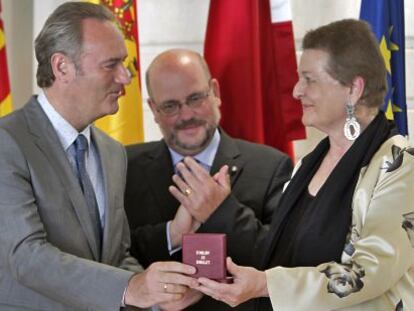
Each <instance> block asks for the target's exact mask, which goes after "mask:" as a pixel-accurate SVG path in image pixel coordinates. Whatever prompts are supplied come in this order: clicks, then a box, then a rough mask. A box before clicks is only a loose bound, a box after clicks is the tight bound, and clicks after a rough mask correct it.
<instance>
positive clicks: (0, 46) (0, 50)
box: [0, 2, 13, 117]
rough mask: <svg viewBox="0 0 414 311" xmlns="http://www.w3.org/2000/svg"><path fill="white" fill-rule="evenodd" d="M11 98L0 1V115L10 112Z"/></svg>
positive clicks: (11, 107)
mask: <svg viewBox="0 0 414 311" xmlns="http://www.w3.org/2000/svg"><path fill="white" fill-rule="evenodd" d="M12 110H13V106H12V99H11V94H10V83H9V75H8V72H7V57H6V40H5V35H4V28H3V21H2V19H1V2H0V117H2V116H5V115H6V114H8V113H10V112H12Z"/></svg>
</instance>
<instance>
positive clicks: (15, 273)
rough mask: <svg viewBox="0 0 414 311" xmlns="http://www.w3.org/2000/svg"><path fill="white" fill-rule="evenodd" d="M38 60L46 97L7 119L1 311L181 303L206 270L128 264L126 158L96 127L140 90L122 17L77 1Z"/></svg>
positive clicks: (0, 129) (56, 16)
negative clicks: (126, 94) (132, 85)
mask: <svg viewBox="0 0 414 311" xmlns="http://www.w3.org/2000/svg"><path fill="white" fill-rule="evenodd" d="M35 49H36V57H37V60H38V63H39V65H38V71H37V82H38V85H39V86H40V87H41V88H42V91H41V93H40V94H39V95H38V96H33V97H32V98H31V99H30V101H29V102H28V103H27V104H26V106H25V107H24V108H23V109H21V110H18V111H16V112H14V113H12V114H11V115H9V116H7V117H5V118H2V119H1V120H0V215H1V216H0V310H2V311H8V310H13V311H17V310H22V311H23V310H26V311H27V310H45V311H48V310H53V311H56V310H59V311H62V310H63V311H65V310H68V311H69V310H96V311H105V310H107V311H113V310H119V309H120V307H121V306H123V305H134V306H137V307H149V306H152V305H154V304H159V303H161V304H164V305H163V306H168V305H165V303H168V302H171V301H174V303H177V302H176V300H177V299H180V298H182V294H183V293H184V292H185V290H186V288H187V286H194V284H195V283H196V282H195V281H194V279H193V278H191V277H189V276H186V275H185V273H186V274H191V273H194V270H195V269H194V268H193V267H190V266H186V265H183V264H181V263H177V262H163V263H154V264H153V265H151V267H149V268H148V269H147V270H146V271H143V272H142V269H141V267H140V266H139V265H138V263H137V261H136V260H135V259H133V258H132V257H131V256H130V255H129V244H130V234H129V228H128V224H127V220H126V217H125V212H124V206H123V194H124V189H125V176H126V154H125V150H124V148H123V147H122V146H121V145H120V144H119V143H117V142H115V141H114V140H112V139H111V138H109V137H108V136H107V135H105V134H104V133H103V132H101V131H100V130H98V129H97V128H95V127H94V126H93V125H91V124H92V123H93V122H94V121H95V120H96V119H98V118H100V117H102V116H104V115H107V114H113V113H115V112H116V111H117V110H118V97H119V96H121V95H122V94H123V89H124V86H125V85H126V84H128V83H129V82H130V75H129V73H128V72H127V70H126V68H125V67H124V65H123V60H124V59H125V57H126V56H127V50H126V47H125V45H124V40H123V36H122V34H121V33H120V31H119V30H118V28H117V26H116V25H115V23H114V17H113V15H112V14H111V13H110V12H109V11H108V10H107V9H105V8H104V7H103V6H99V5H95V4H91V3H85V2H67V3H65V4H63V5H61V6H60V7H58V8H57V9H56V10H55V11H54V12H53V13H52V15H51V16H50V17H49V18H48V20H47V21H46V23H45V25H44V27H43V29H42V31H41V32H40V34H39V36H38V37H37V39H36V47H35ZM178 303H179V302H178ZM181 306H183V305H181Z"/></svg>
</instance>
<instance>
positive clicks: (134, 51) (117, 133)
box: [88, 0, 144, 145]
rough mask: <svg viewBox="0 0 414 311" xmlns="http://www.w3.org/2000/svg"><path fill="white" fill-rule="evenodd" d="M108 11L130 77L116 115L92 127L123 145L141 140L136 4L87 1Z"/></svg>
mask: <svg viewBox="0 0 414 311" xmlns="http://www.w3.org/2000/svg"><path fill="white" fill-rule="evenodd" d="M88 1H89V2H92V3H96V4H101V5H104V6H105V7H107V8H108V9H109V10H111V11H112V12H113V13H114V15H115V16H116V18H117V19H118V22H119V26H120V28H121V30H122V33H123V34H124V38H125V44H126V47H127V50H128V57H127V59H126V60H125V66H126V67H127V68H128V70H129V71H130V73H131V83H130V84H129V85H127V86H126V88H125V95H124V96H122V97H121V98H120V99H119V111H118V112H117V113H116V114H114V115H110V116H106V117H104V118H102V119H99V120H98V121H96V123H95V124H96V126H98V127H99V128H100V129H101V130H103V131H105V132H106V133H107V134H108V135H110V136H111V137H112V138H114V139H116V140H118V141H119V142H121V143H123V144H124V145H129V144H133V143H137V142H142V141H143V140H144V128H143V118H142V97H141V87H140V75H139V72H140V67H139V45H138V43H139V41H138V27H137V9H136V0H88Z"/></svg>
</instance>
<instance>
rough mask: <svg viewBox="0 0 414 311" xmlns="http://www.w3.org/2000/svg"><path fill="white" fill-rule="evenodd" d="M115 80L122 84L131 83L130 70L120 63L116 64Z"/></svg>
mask: <svg viewBox="0 0 414 311" xmlns="http://www.w3.org/2000/svg"><path fill="white" fill-rule="evenodd" d="M116 82H118V83H120V84H123V85H128V84H130V83H131V72H130V71H129V70H128V68H126V67H125V66H124V65H123V64H120V65H119V66H118V71H117V75H116Z"/></svg>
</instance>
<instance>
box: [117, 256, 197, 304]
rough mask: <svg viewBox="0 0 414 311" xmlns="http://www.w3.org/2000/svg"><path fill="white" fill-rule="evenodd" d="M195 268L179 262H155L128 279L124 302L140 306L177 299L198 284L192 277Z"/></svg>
mask: <svg viewBox="0 0 414 311" xmlns="http://www.w3.org/2000/svg"><path fill="white" fill-rule="evenodd" d="M195 272H196V269H195V268H194V267H191V266H188V265H184V264H182V263H179V262H172V261H171V262H155V263H153V264H152V265H150V266H149V267H148V268H147V269H146V270H145V271H144V272H142V273H140V274H135V275H134V276H133V277H132V278H131V279H130V281H129V283H128V287H127V290H126V294H125V304H126V305H132V306H136V307H140V308H148V307H150V306H153V305H157V304H162V303H168V302H173V301H179V300H180V299H182V298H183V297H184V294H185V292H186V291H187V290H188V288H189V287H195V286H197V285H198V282H197V280H196V279H194V278H192V277H191V276H189V275H191V274H194V273H195Z"/></svg>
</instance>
